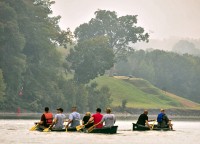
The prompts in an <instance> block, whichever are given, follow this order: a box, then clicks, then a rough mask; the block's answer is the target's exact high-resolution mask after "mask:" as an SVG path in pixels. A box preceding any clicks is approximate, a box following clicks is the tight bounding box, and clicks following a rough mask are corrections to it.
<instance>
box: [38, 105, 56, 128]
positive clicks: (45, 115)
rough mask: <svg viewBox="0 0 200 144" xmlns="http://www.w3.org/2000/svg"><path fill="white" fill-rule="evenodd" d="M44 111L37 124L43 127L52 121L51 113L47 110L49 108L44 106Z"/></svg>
mask: <svg viewBox="0 0 200 144" xmlns="http://www.w3.org/2000/svg"><path fill="white" fill-rule="evenodd" d="M44 110H45V112H44V113H43V114H42V116H41V119H40V122H39V124H40V125H41V126H44V127H49V126H50V125H51V124H52V122H53V114H52V113H51V112H49V108H48V107H45V109H44Z"/></svg>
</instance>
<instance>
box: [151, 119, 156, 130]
mask: <svg viewBox="0 0 200 144" xmlns="http://www.w3.org/2000/svg"><path fill="white" fill-rule="evenodd" d="M155 122H156V121H154V122H153V124H152V127H151V130H153V128H154V125H155Z"/></svg>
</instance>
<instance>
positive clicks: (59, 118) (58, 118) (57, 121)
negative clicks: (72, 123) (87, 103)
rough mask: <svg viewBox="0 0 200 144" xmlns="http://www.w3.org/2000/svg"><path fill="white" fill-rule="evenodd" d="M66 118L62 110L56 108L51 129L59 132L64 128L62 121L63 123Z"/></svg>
mask: <svg viewBox="0 0 200 144" xmlns="http://www.w3.org/2000/svg"><path fill="white" fill-rule="evenodd" d="M65 118H66V116H65V115H64V114H63V109H62V108H58V109H57V114H56V115H55V118H54V120H53V123H52V126H53V127H52V129H55V130H61V129H63V128H64V125H63V124H64V121H65Z"/></svg>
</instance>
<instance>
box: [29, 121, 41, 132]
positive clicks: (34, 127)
mask: <svg viewBox="0 0 200 144" xmlns="http://www.w3.org/2000/svg"><path fill="white" fill-rule="evenodd" d="M38 126H39V123H37V124H36V125H34V126H33V127H32V128H30V129H29V130H30V131H34V130H36V128H37V127H38Z"/></svg>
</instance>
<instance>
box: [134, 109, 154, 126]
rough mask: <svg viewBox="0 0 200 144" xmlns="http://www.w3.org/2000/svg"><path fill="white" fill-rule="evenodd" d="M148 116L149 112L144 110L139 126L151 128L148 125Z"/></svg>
mask: <svg viewBox="0 0 200 144" xmlns="http://www.w3.org/2000/svg"><path fill="white" fill-rule="evenodd" d="M147 115H148V111H147V110H144V113H143V114H141V115H140V116H139V118H138V121H137V124H138V125H142V126H145V125H147V126H148V127H149V128H151V126H150V124H149V123H148V116H147Z"/></svg>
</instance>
